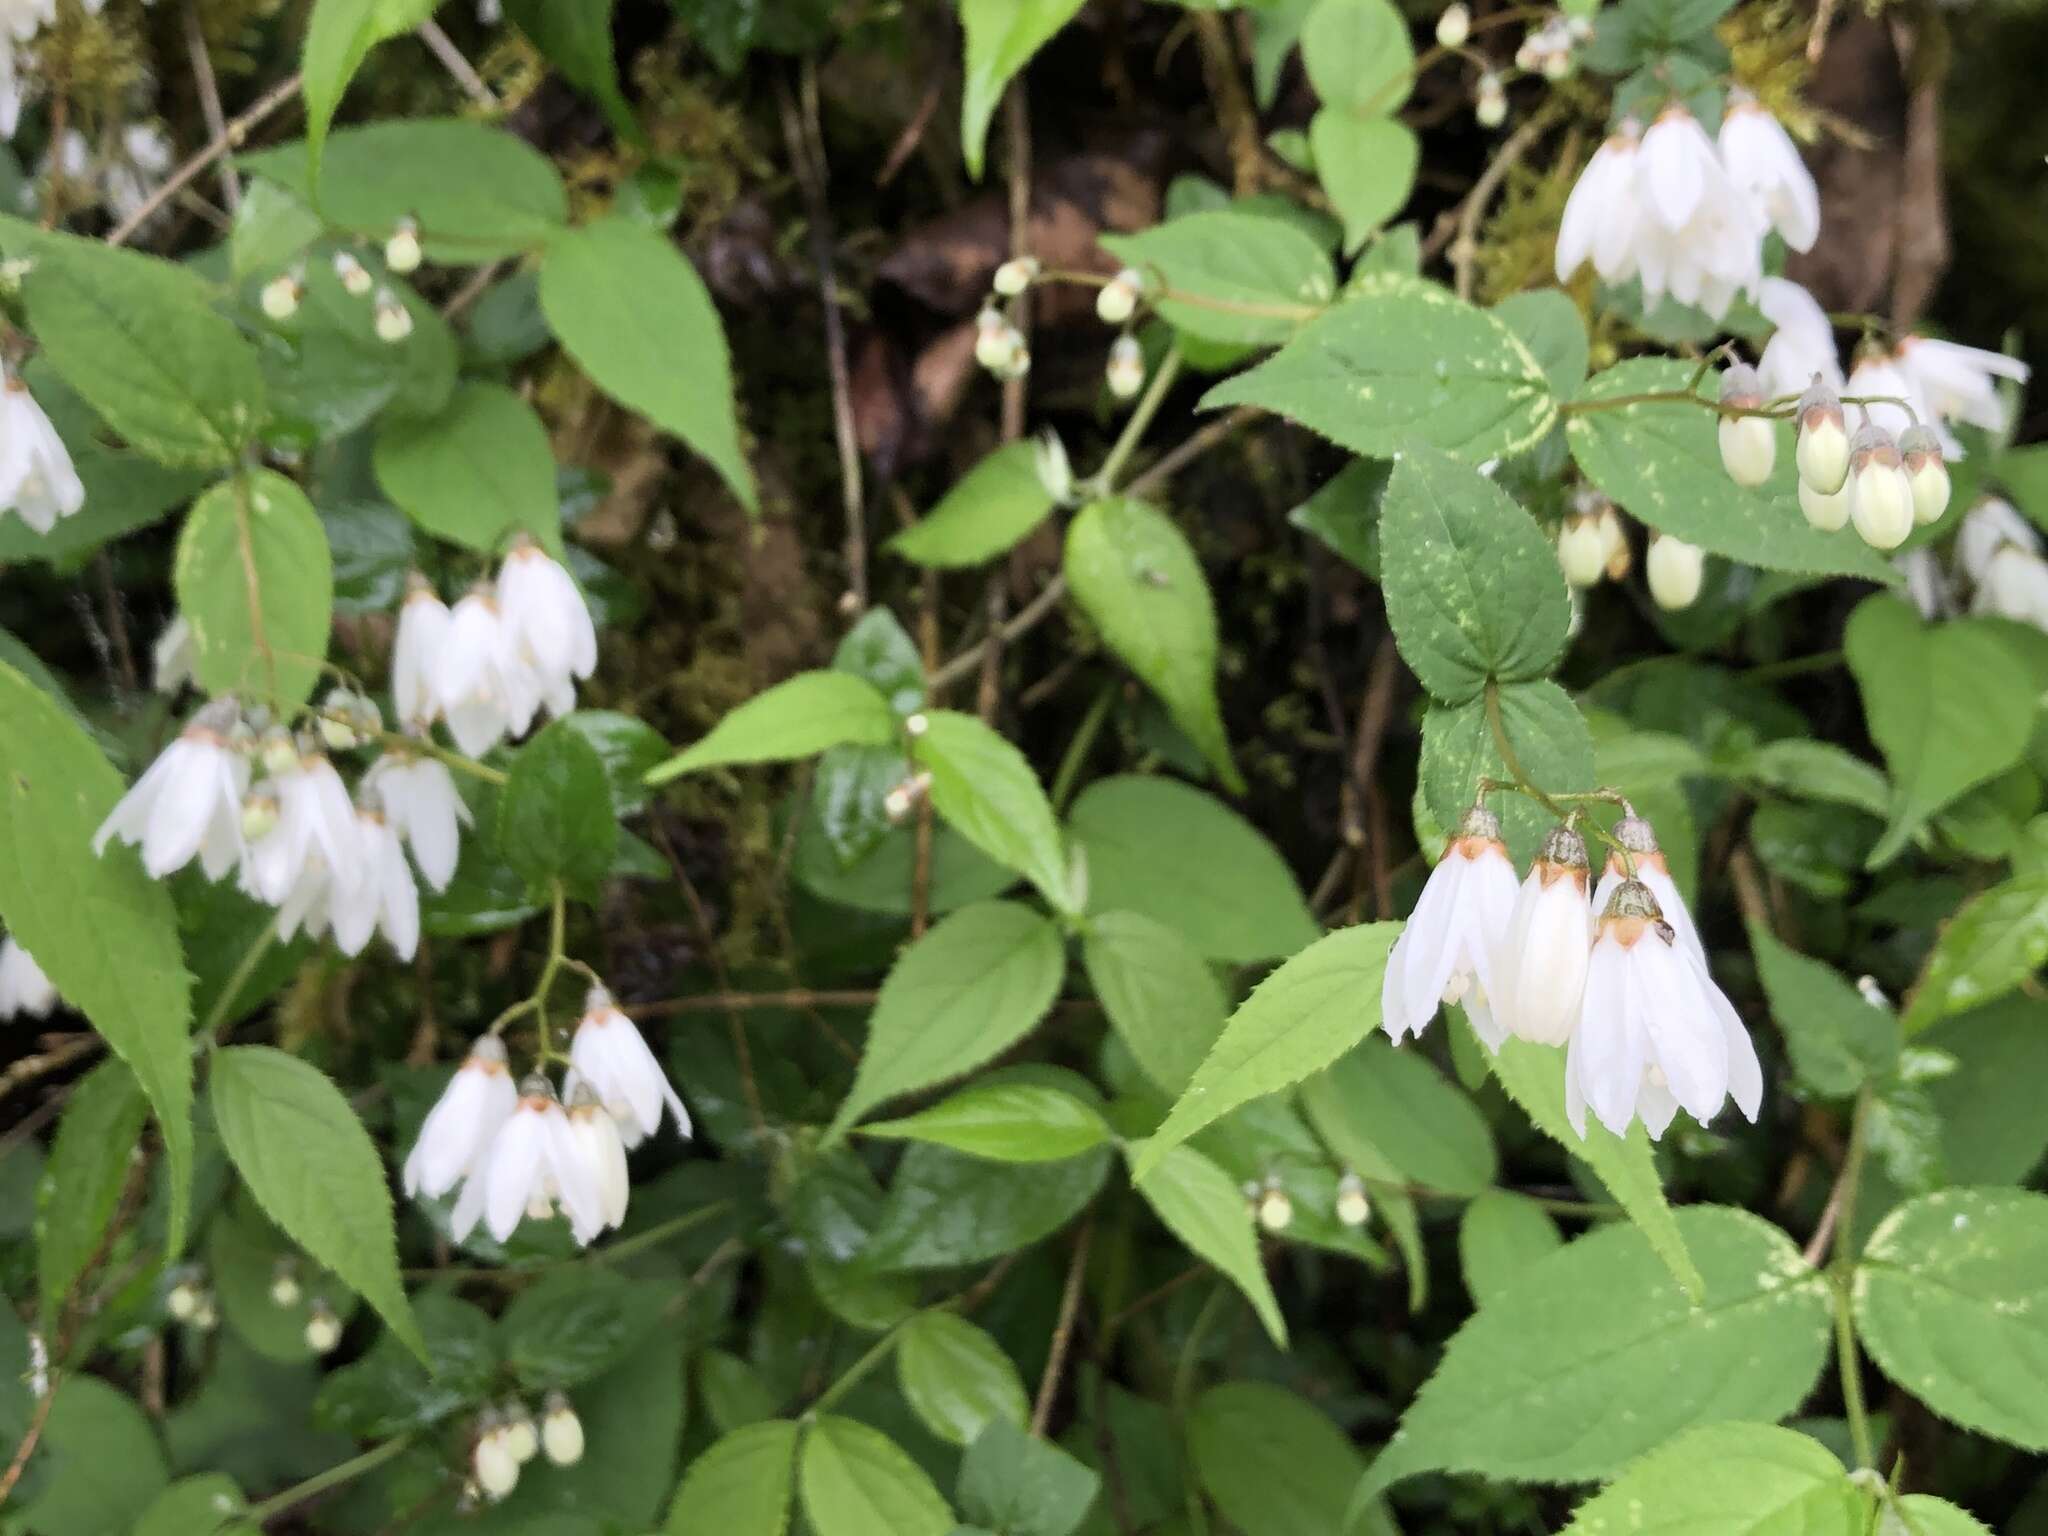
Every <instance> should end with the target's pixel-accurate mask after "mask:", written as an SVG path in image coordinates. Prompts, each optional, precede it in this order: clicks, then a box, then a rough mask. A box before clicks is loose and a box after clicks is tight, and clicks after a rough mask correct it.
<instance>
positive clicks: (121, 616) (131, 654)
mask: <svg viewBox="0 0 2048 1536" xmlns="http://www.w3.org/2000/svg"><path fill="white" fill-rule="evenodd" d="M92 568H93V579H94V580H95V581H97V582H98V583H99V589H100V609H101V611H102V613H104V615H105V617H106V625H107V634H108V636H109V638H111V639H112V641H113V643H114V662H115V665H116V666H118V667H119V668H120V672H121V686H122V687H123V688H125V689H126V690H127V691H128V692H130V693H135V692H138V691H139V690H140V689H141V687H142V674H141V673H140V672H139V671H137V669H136V666H135V648H134V646H132V645H130V644H129V643H128V614H127V610H126V609H124V608H123V607H122V606H121V590H120V588H119V587H118V586H117V585H115V582H114V562H113V560H112V558H111V557H109V555H108V554H107V552H106V551H105V550H104V549H102V550H101V551H100V552H99V553H98V554H97V555H95V556H93V562H92Z"/></svg>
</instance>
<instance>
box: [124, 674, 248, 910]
mask: <svg viewBox="0 0 2048 1536" xmlns="http://www.w3.org/2000/svg"><path fill="white" fill-rule="evenodd" d="M235 721H236V709H235V704H234V701H233V700H232V699H221V700H217V701H216V702H214V703H212V704H209V705H208V706H207V707H206V708H205V709H203V710H201V711H200V712H199V713H198V714H197V715H195V716H194V717H193V720H192V723H191V724H190V725H188V726H186V727H185V729H184V730H183V731H182V732H181V733H180V734H179V736H178V739H177V740H176V741H174V742H172V743H171V744H170V745H169V746H168V747H165V748H164V750H163V751H162V752H161V753H159V754H158V756H157V760H156V761H155V762H153V763H151V764H150V765H149V768H148V769H147V771H145V772H144V773H143V775H142V777H141V778H139V779H137V780H136V781H135V785H134V787H133V788H131V789H130V790H129V791H128V793H127V794H125V795H123V796H122V797H121V801H120V803H119V804H118V805H116V806H115V807H114V809H113V810H112V811H111V812H109V813H108V815H107V819H106V820H105V821H103V822H101V823H100V827H99V830H98V831H97V832H95V833H94V834H93V840H92V848H93V852H94V853H103V852H105V850H106V846H107V840H108V839H109V838H119V839H120V840H121V841H122V842H124V843H130V844H134V845H137V846H139V847H140V848H141V849H142V867H143V868H144V869H146V870H147V871H149V873H150V874H151V875H152V876H154V877H155V878H157V879H159V880H161V879H163V878H164V876H166V875H168V874H171V873H172V872H173V871H175V870H179V869H183V868H184V867H185V865H186V864H188V863H190V862H191V860H192V858H193V856H194V855H195V854H196V855H197V856H198V858H199V865H200V868H202V869H204V870H205V871H206V877H207V879H209V880H218V879H219V878H220V877H221V876H222V875H224V874H226V873H227V872H228V871H229V870H230V869H232V868H233V867H234V864H235V861H236V859H238V858H240V857H241V854H242V796H243V794H244V793H245V792H246V791H247V790H248V788H249V759H248V757H247V755H246V754H244V753H242V752H240V751H238V750H236V748H235V746H234V745H233V744H232V743H231V742H230V741H229V739H228V735H229V732H230V731H231V730H232V729H233V727H234V724H235Z"/></svg>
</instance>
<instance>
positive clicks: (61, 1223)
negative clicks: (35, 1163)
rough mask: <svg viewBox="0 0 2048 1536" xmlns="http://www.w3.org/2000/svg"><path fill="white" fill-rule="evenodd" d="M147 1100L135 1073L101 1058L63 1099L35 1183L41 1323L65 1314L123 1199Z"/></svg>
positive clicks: (47, 1325)
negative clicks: (74, 1287) (75, 1285)
mask: <svg viewBox="0 0 2048 1536" xmlns="http://www.w3.org/2000/svg"><path fill="white" fill-rule="evenodd" d="M148 1111H149V1103H148V1101H147V1100H146V1099H144V1098H143V1096H142V1088H141V1085H140V1084H138V1083H137V1082H136V1081H135V1074H134V1073H133V1072H130V1071H129V1070H128V1068H127V1067H125V1066H123V1065H122V1064H121V1063H120V1062H119V1061H103V1062H101V1063H100V1064H99V1065H98V1066H97V1067H94V1068H93V1069H92V1071H91V1072H90V1073H88V1074H87V1075H86V1076H85V1077H84V1078H82V1079H81V1080H80V1081H79V1083H78V1086H77V1087H76V1088H74V1089H73V1090H72V1092H71V1097H70V1099H69V1100H68V1101H67V1102H66V1103H65V1105H64V1118H63V1119H61V1120H59V1121H58V1122H57V1135H56V1137H55V1138H54V1139H53V1140H52V1142H51V1143H50V1160H49V1162H48V1163H46V1164H45V1165H44V1168H43V1177H42V1180H41V1182H40V1183H39V1184H38V1186H37V1188H36V1202H35V1209H36V1279H37V1290H38V1292H39V1293H40V1299H41V1303H42V1312H43V1327H44V1328H45V1329H48V1328H51V1327H52V1326H54V1325H55V1323H56V1322H57V1320H58V1319H59V1317H60V1316H61V1315H62V1313H63V1310H64V1306H65V1303H66V1301H67V1300H68V1299H69V1297H70V1293H71V1287H72V1285H73V1283H75V1282H76V1281H77V1280H78V1279H79V1277H80V1276H82V1275H83V1274H84V1273H85V1272H86V1268H87V1266H89V1265H90V1264H91V1263H92V1259H93V1255H94V1254H95V1253H96V1252H97V1251H98V1249H99V1246H100V1240H101V1239H102V1238H103V1237H104V1236H105V1235H106V1231H107V1224H108V1223H109V1222H111V1221H112V1220H113V1219H114V1211H115V1208H116V1207H117V1206H119V1204H120V1203H121V1190H122V1188H123V1187H124V1186H125V1185H126V1184H127V1182H128V1171H129V1166H130V1159H131V1158H132V1157H133V1156H134V1154H135V1146H136V1143H137V1142H138V1141H139V1140H141V1137H142V1122H143V1118H144V1116H145V1115H147V1113H148Z"/></svg>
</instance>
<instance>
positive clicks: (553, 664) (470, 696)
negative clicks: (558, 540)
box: [391, 535, 597, 757]
mask: <svg viewBox="0 0 2048 1536" xmlns="http://www.w3.org/2000/svg"><path fill="white" fill-rule="evenodd" d="M596 667H597V627H596V625H595V624H594V623H592V621H591V617H590V610H589V608H588V607H586V606H585V604H584V601H583V594H582V593H580V592H578V591H577V590H576V583H575V581H574V580H573V579H572V578H571V577H570V575H569V573H568V572H567V571H566V570H564V569H563V568H562V567H561V566H560V565H558V564H556V563H555V561H553V560H552V559H550V558H549V557H548V556H547V554H546V553H544V552H543V551H542V550H541V548H540V547H539V546H538V545H537V544H535V543H534V542H533V541H532V540H531V539H528V538H526V537H525V536H523V535H522V536H521V537H520V538H519V540H518V541H517V542H516V543H515V544H514V545H513V547H512V551H511V553H510V554H508V555H506V557H505V563H504V564H503V565H502V566H501V567H500V568H499V570H498V578H497V580H496V581H495V582H493V583H479V584H478V585H477V586H475V587H472V588H471V589H470V590H469V591H468V592H467V593H465V594H464V595H463V596H462V598H461V599H460V600H459V601H457V603H456V604H455V606H454V608H453V609H450V608H449V607H448V605H447V604H446V603H444V602H442V601H441V599H440V597H439V596H438V595H437V594H436V593H435V591H434V589H433V588H432V587H430V586H429V585H427V583H426V581H425V579H424V578H420V577H415V578H414V579H413V581H412V583H411V586H410V589H409V590H408V591H407V593H406V596H405V606H404V608H403V609H402V610H401V611H400V613H399V616H398V639H397V642H396V648H395V649H394V651H393V654H392V660H391V692H392V697H393V700H394V702H395V703H396V705H397V708H398V717H399V721H400V723H401V724H403V725H404V726H405V727H406V728H407V729H409V730H415V731H421V732H424V731H425V730H427V729H428V727H430V726H431V725H432V724H433V723H434V722H435V721H436V720H441V721H444V722H446V724H447V726H448V732H449V734H450V735H451V736H453V737H454V738H455V744H456V745H457V746H458V747H460V748H461V749H462V750H463V751H464V752H466V753H468V754H469V755H470V756H471V757H481V756H482V755H483V754H484V753H486V752H488V751H490V749H491V748H492V747H494V746H496V745H497V744H498V743H499V742H501V741H503V740H505V739H506V738H507V737H508V736H514V737H516V736H523V735H525V734H526V732H527V730H528V729H529V728H530V727H531V726H532V725H533V721H534V716H535V715H536V714H538V713H539V711H540V710H541V709H542V708H543V707H544V708H546V710H547V711H548V713H549V714H550V715H564V714H567V713H568V712H569V711H570V710H572V709H574V708H575V707H576V683H577V682H578V681H579V680H581V679H584V678H588V677H589V676H590V674H591V673H592V672H593V671H595V670H596Z"/></svg>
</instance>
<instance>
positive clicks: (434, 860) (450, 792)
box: [363, 747, 473, 891]
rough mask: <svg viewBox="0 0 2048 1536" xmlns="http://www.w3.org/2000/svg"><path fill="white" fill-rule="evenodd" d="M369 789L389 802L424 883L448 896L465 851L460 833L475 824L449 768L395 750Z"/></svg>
mask: <svg viewBox="0 0 2048 1536" xmlns="http://www.w3.org/2000/svg"><path fill="white" fill-rule="evenodd" d="M363 788H364V791H365V793H369V792H372V791H374V792H375V794H376V795H377V796H378V798H379V799H380V800H381V801H382V802H383V806H384V819H385V820H386V821H387V822H389V823H390V825H391V830H392V831H394V832H396V833H397V834H398V835H399V837H400V838H402V839H403V840H404V841H405V842H406V843H407V844H409V845H410V846H411V848H412V859H413V862H414V863H415V864H417V865H418V866H419V869H420V876H421V878H423V879H424V880H425V881H426V882H427V884H428V885H430V886H432V887H433V888H434V889H435V890H437V891H445V890H447V889H448V882H449V881H450V880H452V879H454V878H455V864H456V860H457V858H458V857H459V856H460V854H461V851H462V833H461V830H460V829H461V828H463V827H466V826H469V825H471V823H472V821H473V818H472V817H471V815H470V812H469V807H468V806H467V805H465V804H464V803H463V800H462V796H461V794H460V793H458V792H457V790H456V788H455V779H454V776H453V775H451V774H450V773H449V772H448V769H447V767H446V765H445V764H443V763H441V762H439V761H437V760H436V759H434V758H431V757H422V756H420V755H418V754H416V753H413V752H411V751H408V750H406V749H405V748H403V747H395V748H393V749H392V750H391V751H388V752H386V753H385V754H384V755H383V756H382V757H380V758H378V759H377V761H376V762H374V763H372V764H371V765H370V771H369V772H368V773H367V774H365V775H364V777H363Z"/></svg>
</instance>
